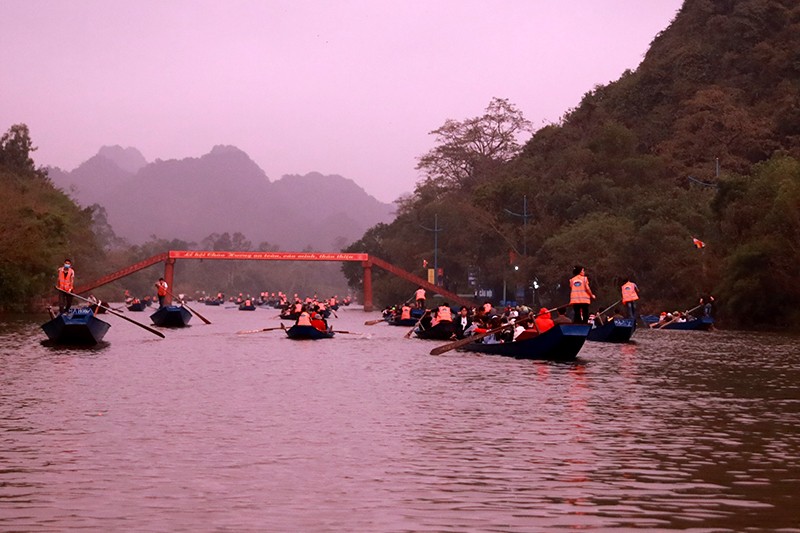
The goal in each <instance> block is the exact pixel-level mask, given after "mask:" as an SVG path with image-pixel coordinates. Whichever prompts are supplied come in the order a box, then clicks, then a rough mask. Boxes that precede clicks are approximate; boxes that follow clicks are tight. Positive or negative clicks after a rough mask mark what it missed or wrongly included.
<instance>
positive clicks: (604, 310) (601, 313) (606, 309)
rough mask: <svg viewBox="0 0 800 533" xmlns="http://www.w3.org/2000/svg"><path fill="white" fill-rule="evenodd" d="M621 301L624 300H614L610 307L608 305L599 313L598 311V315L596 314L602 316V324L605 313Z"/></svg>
mask: <svg viewBox="0 0 800 533" xmlns="http://www.w3.org/2000/svg"><path fill="white" fill-rule="evenodd" d="M621 301H622V300H617V301H616V302H614V303H613V304H611V305H609V306H608V307H606V308H605V309H603V310H602V311H600V312H599V313H597V315H595V316H598V317H600V323H601V324H602V323H603V315H604V314H606V312H607V311H608V310H609V309H611V308H612V307H614V306H615V305H617V304H618V303H620V302H621Z"/></svg>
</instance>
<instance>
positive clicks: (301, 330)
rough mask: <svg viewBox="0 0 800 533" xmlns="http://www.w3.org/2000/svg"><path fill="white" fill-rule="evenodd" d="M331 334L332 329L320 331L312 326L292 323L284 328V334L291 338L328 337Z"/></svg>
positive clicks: (313, 338)
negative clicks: (292, 324) (287, 327)
mask: <svg viewBox="0 0 800 533" xmlns="http://www.w3.org/2000/svg"><path fill="white" fill-rule="evenodd" d="M333 335H334V332H333V331H330V330H329V331H320V330H318V329H317V328H315V327H314V326H297V325H294V326H292V327H290V328H289V329H287V330H286V336H287V337H289V338H290V339H293V340H317V339H330V338H332V337H333Z"/></svg>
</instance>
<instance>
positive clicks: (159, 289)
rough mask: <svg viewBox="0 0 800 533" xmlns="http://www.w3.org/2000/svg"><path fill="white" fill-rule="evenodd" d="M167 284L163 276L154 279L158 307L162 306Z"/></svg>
mask: <svg viewBox="0 0 800 533" xmlns="http://www.w3.org/2000/svg"><path fill="white" fill-rule="evenodd" d="M168 288H169V285H167V282H166V280H165V279H164V278H158V281H156V295H157V296H158V308H159V309H161V308H162V307H164V298H166V297H167V289H168Z"/></svg>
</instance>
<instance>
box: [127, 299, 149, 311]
mask: <svg viewBox="0 0 800 533" xmlns="http://www.w3.org/2000/svg"><path fill="white" fill-rule="evenodd" d="M146 307H147V305H146V304H145V303H144V302H141V301H135V302H131V303H130V304H129V305H128V311H144V310H145V308H146Z"/></svg>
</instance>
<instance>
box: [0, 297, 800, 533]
mask: <svg viewBox="0 0 800 533" xmlns="http://www.w3.org/2000/svg"><path fill="white" fill-rule="evenodd" d="M195 308H196V310H197V311H200V312H201V313H202V314H203V315H204V316H206V317H207V318H208V319H210V320H211V322H212V324H211V325H205V324H203V323H202V322H200V321H199V320H197V318H193V319H192V325H191V327H188V328H184V329H178V330H162V331H164V332H165V334H166V338H165V339H160V338H158V337H156V336H154V335H152V334H150V333H148V332H147V331H146V330H144V329H141V328H138V327H136V326H134V325H132V324H130V323H128V322H126V321H123V320H121V319H119V318H117V317H114V316H109V315H101V318H103V319H104V320H106V321H107V322H109V323H111V325H112V327H111V329H110V330H109V332H108V334H107V335H106V341H107V342H105V343H104V344H102V345H101V346H99V347H97V348H94V349H76V348H54V347H49V346H46V345H44V344H43V343H42V341H43V340H44V339H45V336H44V333H43V332H42V331H41V329H40V328H39V324H40V323H41V322H43V321H44V317H8V316H7V317H2V318H0V439H2V442H1V443H0V531H34V532H39V531H66V530H75V529H82V530H86V531H165V532H166V531H168V532H179V531H187V532H188V531H191V532H197V531H230V532H240V531H281V532H284V531H309V532H312V531H313V532H317V531H347V532H362V531H363V532H406V531H445V532H450V531H452V532H455V531H508V532H522V531H525V532H529V531H563V530H566V529H580V530H583V531H626V530H628V531H631V530H644V529H646V530H662V531H667V530H683V531H696V532H707V531H708V532H710V531H714V532H718V531H732V532H733V531H745V530H747V531H778V530H780V531H783V532H789V531H793V532H797V531H800V347H799V344H798V339H797V338H795V337H789V336H782V335H777V334H758V333H746V332H731V331H713V332H685V331H645V330H641V329H640V330H639V331H637V332H636V334H635V335H634V337H633V338H634V340H635V342H633V343H631V344H626V345H613V344H603V343H591V342H587V343H586V345H585V346H584V348H583V350H582V351H581V353H580V355H579V358H578V360H577V361H576V362H575V363H570V364H563V363H562V364H557V363H547V362H534V361H520V360H515V359H510V358H502V357H493V356H481V355H477V354H470V353H462V352H448V353H446V354H443V355H441V356H438V357H435V356H431V355H429V354H428V352H429V351H430V350H431V348H433V347H434V346H438V344H437V343H436V342H434V341H422V340H415V339H405V338H404V334H405V333H406V332H407V331H408V330H407V329H406V328H399V327H391V326H388V325H386V324H378V325H375V326H366V325H364V321H365V320H369V319H374V318H377V317H378V316H379V315H378V314H377V313H364V312H363V311H362V310H361V309H359V308H356V307H350V308H342V309H340V310H339V311H338V315H339V318H338V319H335V318H334V319H332V320H331V322H332V324H333V325H334V327H335V328H336V329H337V330H344V331H349V332H351V333H349V334H345V333H343V334H339V335H337V336H336V337H335V338H333V339H326V340H320V341H291V340H289V339H287V338H286V336H285V334H284V333H283V332H281V331H270V332H261V333H247V334H239V333H237V331H239V330H250V329H256V328H264V327H270V326H277V325H278V324H279V321H278V320H277V318H276V314H277V311H275V310H265V309H258V310H256V311H251V312H242V311H238V310H237V309H226V308H224V307H210V306H202V305H196V306H195ZM125 315H126V316H128V317H130V318H133V319H135V320H138V321H141V322H145V323H148V324H149V323H150V321H149V318H148V317H149V313H148V312H144V313H130V312H126V313H125ZM35 318H39V319H38V320H35Z"/></svg>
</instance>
